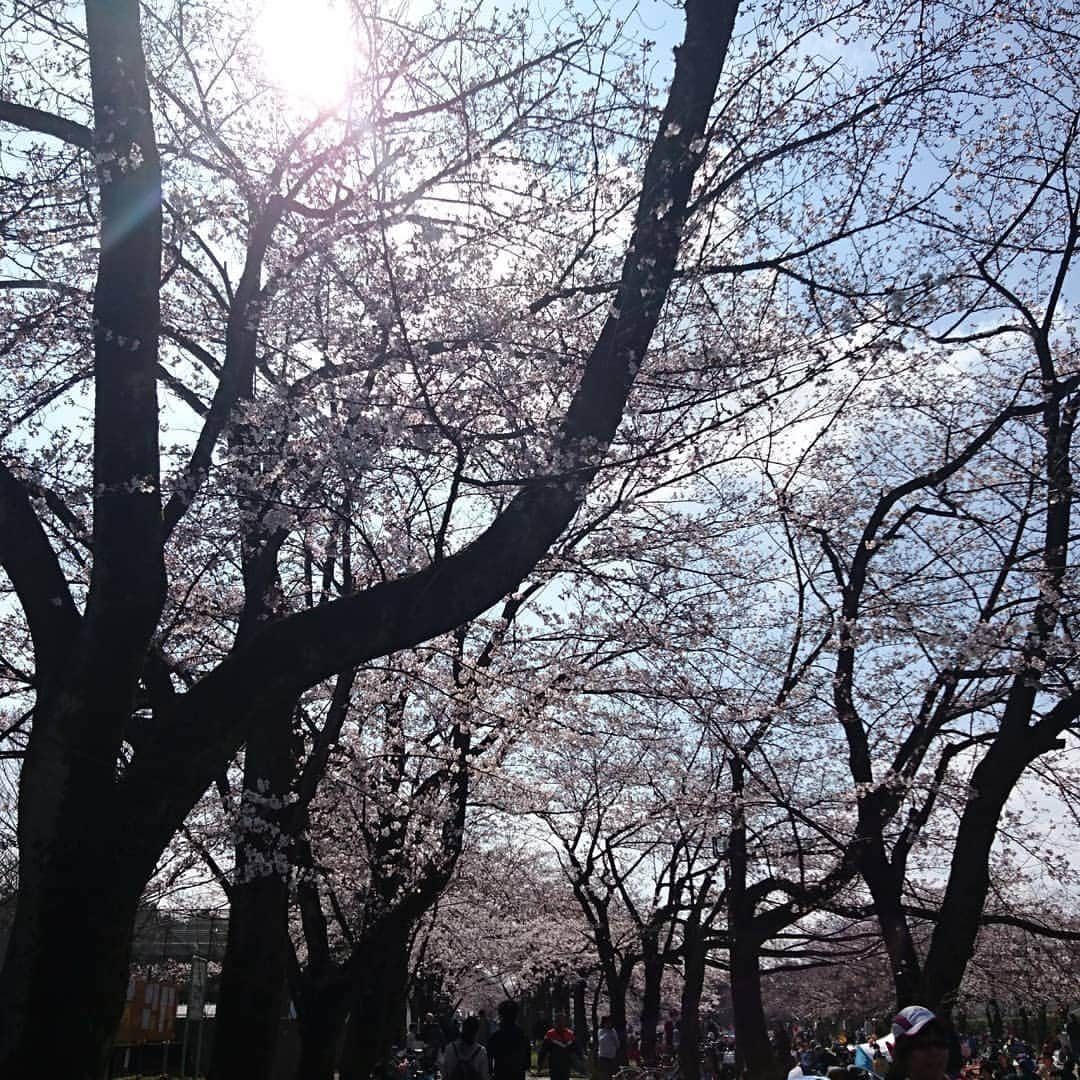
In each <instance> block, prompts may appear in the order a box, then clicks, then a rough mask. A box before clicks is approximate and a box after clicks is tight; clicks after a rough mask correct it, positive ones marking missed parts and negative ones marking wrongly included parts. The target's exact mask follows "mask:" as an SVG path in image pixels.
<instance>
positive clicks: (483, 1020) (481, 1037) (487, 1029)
mask: <svg viewBox="0 0 1080 1080" xmlns="http://www.w3.org/2000/svg"><path fill="white" fill-rule="evenodd" d="M476 1020H477V1023H478V1024H479V1027H478V1028H477V1029H476V1041H477V1042H478V1043H479V1044H480V1045H481V1046H487V1042H488V1038H489V1036H490V1035H491V1022H490V1021H489V1020H488V1016H487V1013H486V1012H485V1011H484V1010H483V1009H481V1010H480V1011H479V1012H478V1013H477V1014H476Z"/></svg>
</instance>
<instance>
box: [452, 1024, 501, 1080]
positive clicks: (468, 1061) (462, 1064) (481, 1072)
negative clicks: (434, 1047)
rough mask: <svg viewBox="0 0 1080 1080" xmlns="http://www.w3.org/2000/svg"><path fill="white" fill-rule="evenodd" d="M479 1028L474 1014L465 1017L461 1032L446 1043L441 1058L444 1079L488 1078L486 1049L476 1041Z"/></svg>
mask: <svg viewBox="0 0 1080 1080" xmlns="http://www.w3.org/2000/svg"><path fill="white" fill-rule="evenodd" d="M479 1028H480V1022H479V1020H477V1018H476V1017H475V1016H469V1017H466V1019H465V1021H464V1023H463V1024H462V1025H461V1034H460V1035H459V1036H458V1037H457V1038H456V1039H454V1041H453V1042H451V1043H448V1044H447V1046H446V1049H445V1050H444V1051H443V1059H442V1075H443V1078H444V1080H490V1074H489V1072H488V1058H487V1051H486V1050H485V1049H484V1048H483V1047H482V1046H481V1045H480V1044H479V1043H478V1042H477V1041H476V1033H477V1031H478V1030H479Z"/></svg>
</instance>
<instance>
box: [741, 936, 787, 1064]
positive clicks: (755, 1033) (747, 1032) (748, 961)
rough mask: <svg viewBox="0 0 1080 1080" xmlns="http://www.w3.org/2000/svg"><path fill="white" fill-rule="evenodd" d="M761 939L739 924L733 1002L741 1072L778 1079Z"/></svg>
mask: <svg viewBox="0 0 1080 1080" xmlns="http://www.w3.org/2000/svg"><path fill="white" fill-rule="evenodd" d="M759 948H760V942H759V941H758V940H757V939H756V938H754V937H753V936H752V935H751V934H748V933H740V932H739V930H738V928H736V929H735V930H734V932H733V934H732V942H731V1004H732V1015H733V1026H734V1028H735V1052H736V1054H737V1055H738V1069H739V1075H740V1076H745V1077H749V1078H750V1080H774V1077H775V1076H776V1075H777V1074H778V1070H777V1066H776V1061H775V1059H774V1057H773V1052H772V1045H771V1044H770V1043H769V1031H768V1028H767V1027H766V1025H765V1007H764V1005H763V1003H762V1000H761V969H760V964H759V959H758V950H759Z"/></svg>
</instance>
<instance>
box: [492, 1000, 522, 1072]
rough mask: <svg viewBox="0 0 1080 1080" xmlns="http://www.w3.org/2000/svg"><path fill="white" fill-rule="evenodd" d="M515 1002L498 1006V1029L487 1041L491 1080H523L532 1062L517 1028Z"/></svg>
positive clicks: (507, 1002) (506, 1002)
mask: <svg viewBox="0 0 1080 1080" xmlns="http://www.w3.org/2000/svg"><path fill="white" fill-rule="evenodd" d="M517 1011H518V1007H517V1002H515V1001H510V1000H507V1001H504V1002H503V1003H502V1004H501V1005H500V1006H499V1027H498V1029H497V1030H496V1031H493V1032H492V1034H491V1038H490V1039H488V1044H487V1052H488V1058H489V1059H490V1061H489V1064H490V1065H491V1075H492V1077H493V1080H525V1073H526V1072H528V1069H529V1065H530V1063H531V1060H532V1047H531V1046H530V1045H529V1038H528V1036H527V1035H526V1034H525V1032H524V1031H522V1030H521V1028H519V1027H518V1026H517Z"/></svg>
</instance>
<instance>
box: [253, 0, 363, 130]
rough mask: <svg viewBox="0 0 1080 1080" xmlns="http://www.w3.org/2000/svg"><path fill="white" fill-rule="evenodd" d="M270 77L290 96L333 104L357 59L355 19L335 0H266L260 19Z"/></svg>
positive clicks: (320, 104) (344, 92) (343, 94)
mask: <svg viewBox="0 0 1080 1080" xmlns="http://www.w3.org/2000/svg"><path fill="white" fill-rule="evenodd" d="M255 36H256V40H257V41H258V44H259V49H260V51H261V53H262V58H263V67H264V72H265V74H266V77H267V78H268V79H270V81H271V82H273V83H274V84H275V85H276V86H277V87H278V88H279V89H280V90H281V91H282V93H283V94H284V95H285V96H286V97H288V98H289V99H291V100H293V101H295V102H298V103H303V104H309V105H315V106H317V107H318V108H320V109H329V108H333V107H334V106H335V105H337V104H338V103H339V102H341V101H343V100H344V99H345V97H346V96H347V94H348V90H349V84H350V82H351V80H352V75H353V72H354V71H355V68H356V64H357V53H356V48H355V41H354V36H353V31H352V23H351V21H350V18H349V13H348V10H347V7H346V5H345V4H343V3H340V2H334V0H305V3H303V4H297V3H296V2H295V0H266V2H265V3H264V4H263V6H262V8H261V10H260V12H259V14H258V16H257V18H256V21H255Z"/></svg>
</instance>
